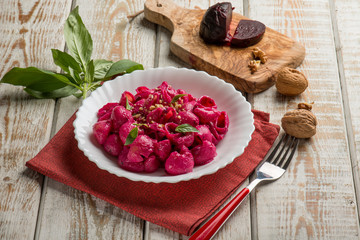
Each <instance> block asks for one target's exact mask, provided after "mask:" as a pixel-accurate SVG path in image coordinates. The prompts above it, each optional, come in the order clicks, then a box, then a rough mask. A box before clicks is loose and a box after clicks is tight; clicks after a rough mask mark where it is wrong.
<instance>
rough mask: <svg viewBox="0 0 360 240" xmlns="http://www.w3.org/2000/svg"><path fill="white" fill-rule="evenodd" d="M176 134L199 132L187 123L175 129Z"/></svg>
mask: <svg viewBox="0 0 360 240" xmlns="http://www.w3.org/2000/svg"><path fill="white" fill-rule="evenodd" d="M175 132H180V133H187V132H199V130H197V129H196V128H194V127H193V126H191V125H190V124H187V123H185V124H181V125H179V126H177V127H176V128H175Z"/></svg>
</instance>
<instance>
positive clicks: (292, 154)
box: [282, 138, 299, 170]
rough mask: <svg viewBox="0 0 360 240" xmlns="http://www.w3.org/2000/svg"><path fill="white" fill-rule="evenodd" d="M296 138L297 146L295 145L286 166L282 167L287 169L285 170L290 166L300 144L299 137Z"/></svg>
mask: <svg viewBox="0 0 360 240" xmlns="http://www.w3.org/2000/svg"><path fill="white" fill-rule="evenodd" d="M294 139H295V141H294V144H295V146H294V147H293V150H292V152H291V154H290V156H289V158H288V160H287V161H286V162H285V164H284V166H282V168H283V169H285V170H286V169H287V167H288V166H289V164H290V161H291V159H292V158H293V156H294V154H295V150H296V149H297V146H298V144H299V139H298V138H294ZM289 149H290V148H289Z"/></svg>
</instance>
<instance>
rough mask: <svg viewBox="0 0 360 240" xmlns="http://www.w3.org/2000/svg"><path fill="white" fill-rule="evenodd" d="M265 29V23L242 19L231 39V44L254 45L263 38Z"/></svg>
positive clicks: (239, 45) (237, 45)
mask: <svg viewBox="0 0 360 240" xmlns="http://www.w3.org/2000/svg"><path fill="white" fill-rule="evenodd" d="M265 29H266V27H265V25H264V24H263V23H261V22H259V21H254V20H245V19H243V20H240V22H239V24H238V26H237V27H236V30H235V33H234V36H233V38H232V39H231V45H233V46H236V47H241V48H245V47H249V46H251V45H254V44H256V43H258V42H260V40H261V39H262V38H263V36H264V33H265Z"/></svg>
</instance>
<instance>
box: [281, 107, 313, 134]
mask: <svg viewBox="0 0 360 240" xmlns="http://www.w3.org/2000/svg"><path fill="white" fill-rule="evenodd" d="M316 125H317V120H316V117H315V115H314V114H313V113H312V112H311V105H310V104H308V103H299V104H298V109H296V110H292V111H289V112H287V113H285V115H284V116H283V118H282V119H281V126H282V128H283V129H284V131H285V132H286V133H287V134H289V135H291V136H294V137H296V138H310V137H312V136H314V135H315V134H316Z"/></svg>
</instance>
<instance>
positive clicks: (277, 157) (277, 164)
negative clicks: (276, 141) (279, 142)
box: [272, 134, 291, 166]
mask: <svg viewBox="0 0 360 240" xmlns="http://www.w3.org/2000/svg"><path fill="white" fill-rule="evenodd" d="M289 141H291V136H289V135H287V134H285V140H284V145H283V147H282V148H281V150H280V152H279V153H278V155H277V156H276V158H275V160H274V161H273V162H272V164H275V165H276V166H279V165H280V163H281V162H282V159H283V158H284V157H283V158H282V159H281V156H282V154H283V152H284V150H285V148H286V146H287V145H288V143H289ZM287 153H288V151H286V152H285V154H284V155H285V156H286V154H287Z"/></svg>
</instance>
